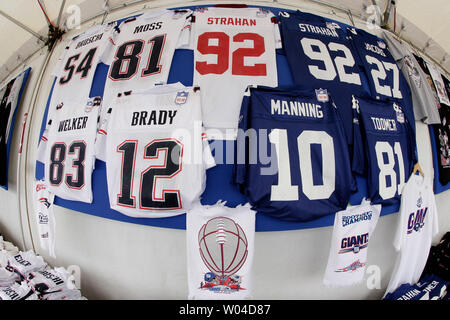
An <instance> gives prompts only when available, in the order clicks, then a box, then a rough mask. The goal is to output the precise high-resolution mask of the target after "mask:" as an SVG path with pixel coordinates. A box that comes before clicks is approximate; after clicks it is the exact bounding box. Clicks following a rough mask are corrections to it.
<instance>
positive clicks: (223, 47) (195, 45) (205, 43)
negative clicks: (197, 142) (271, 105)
mask: <svg viewBox="0 0 450 320" xmlns="http://www.w3.org/2000/svg"><path fill="white" fill-rule="evenodd" d="M194 15H195V22H194V23H193V24H192V34H191V39H192V41H191V48H192V49H193V50H194V82H193V83H194V85H199V86H200V87H201V88H202V107H203V116H204V125H205V128H206V129H214V130H218V131H217V136H216V135H215V131H214V130H208V135H209V136H210V138H211V139H215V138H221V133H223V132H224V131H225V129H236V128H237V127H238V118H239V111H240V108H241V102H242V97H243V95H244V91H245V89H246V88H247V86H248V85H264V86H271V87H276V86H277V85H278V78H277V65H276V57H275V49H276V48H280V47H281V37H280V32H279V28H278V24H277V23H274V21H275V20H274V19H275V17H274V15H273V14H272V13H271V12H269V11H264V10H262V9H259V8H214V7H208V8H200V9H198V10H196V11H195V12H194ZM244 23H245V24H246V23H248V24H249V25H243V24H244ZM239 24H240V25H239Z"/></svg>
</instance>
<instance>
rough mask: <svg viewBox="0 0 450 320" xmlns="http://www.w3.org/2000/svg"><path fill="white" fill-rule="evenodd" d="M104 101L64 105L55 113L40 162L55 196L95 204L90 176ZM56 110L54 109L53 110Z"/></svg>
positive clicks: (41, 148)
mask: <svg viewBox="0 0 450 320" xmlns="http://www.w3.org/2000/svg"><path fill="white" fill-rule="evenodd" d="M100 102H101V99H100V98H99V97H97V98H92V99H89V100H88V102H87V103H85V104H83V103H78V102H74V101H65V102H63V103H60V104H58V105H57V106H54V110H55V111H54V113H53V115H52V118H51V119H50V120H49V124H48V125H47V128H46V130H45V131H44V134H43V136H42V138H41V142H40V144H39V150H38V160H39V161H40V162H43V163H44V164H45V182H46V184H47V185H48V189H49V191H50V192H52V193H53V194H55V195H56V196H58V197H60V198H63V199H66V200H74V201H81V202H88V203H91V202H92V187H91V174H92V170H93V169H94V161H95V158H94V157H95V153H94V150H95V149H94V143H95V137H96V134H97V121H98V115H99V112H100V104H101V103H100ZM51 107H53V106H51Z"/></svg>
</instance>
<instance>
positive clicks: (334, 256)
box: [323, 199, 381, 287]
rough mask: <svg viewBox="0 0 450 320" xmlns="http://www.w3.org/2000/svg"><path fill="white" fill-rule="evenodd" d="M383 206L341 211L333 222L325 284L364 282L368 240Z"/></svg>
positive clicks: (368, 206)
mask: <svg viewBox="0 0 450 320" xmlns="http://www.w3.org/2000/svg"><path fill="white" fill-rule="evenodd" d="M380 211H381V205H375V206H372V205H370V202H369V201H366V200H365V199H363V201H362V203H361V205H359V206H354V207H349V208H347V210H343V211H339V212H337V213H336V216H335V218H334V228H333V235H332V240H331V249H330V255H329V257H328V265H327V269H326V271H325V276H324V278H323V283H324V284H325V285H328V286H334V287H342V286H349V285H353V284H356V283H358V282H360V281H362V280H363V278H364V272H365V270H366V264H367V250H368V245H369V239H370V237H371V235H372V232H373V231H374V229H375V226H376V224H377V221H378V217H379V216H380Z"/></svg>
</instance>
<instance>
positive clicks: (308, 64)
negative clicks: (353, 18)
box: [280, 11, 366, 144]
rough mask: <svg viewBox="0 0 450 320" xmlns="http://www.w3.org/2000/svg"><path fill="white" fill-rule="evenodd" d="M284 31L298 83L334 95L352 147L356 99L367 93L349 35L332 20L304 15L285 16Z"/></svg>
mask: <svg viewBox="0 0 450 320" xmlns="http://www.w3.org/2000/svg"><path fill="white" fill-rule="evenodd" d="M280 29H281V36H282V39H283V49H284V52H285V55H286V58H287V61H288V64H289V67H290V69H291V73H292V77H293V79H294V83H295V84H296V85H299V86H302V87H305V88H308V89H315V88H325V89H327V90H328V91H329V92H330V94H331V95H332V96H333V100H334V102H335V103H336V104H337V106H338V107H339V108H338V110H339V113H340V115H341V118H342V120H343V121H344V129H345V130H346V135H347V137H348V142H349V144H350V143H351V137H352V130H351V128H352V125H351V123H352V109H351V100H352V95H353V94H358V95H363V94H365V92H366V91H365V89H364V87H363V80H362V75H363V73H362V71H361V70H360V68H359V66H358V64H357V60H356V58H355V57H354V54H353V52H352V50H351V44H350V42H349V40H348V39H347V35H346V32H345V31H344V30H343V29H342V28H341V27H340V25H339V24H337V23H335V22H333V21H331V20H328V19H326V18H323V17H320V16H316V15H314V14H310V13H305V12H301V11H296V12H293V13H287V12H281V13H280Z"/></svg>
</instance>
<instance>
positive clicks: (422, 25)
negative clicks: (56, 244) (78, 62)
mask: <svg viewBox="0 0 450 320" xmlns="http://www.w3.org/2000/svg"><path fill="white" fill-rule="evenodd" d="M217 2H224V1H177V0H164V1H162V0H89V1H87V0H14V1H2V2H1V4H0V28H1V30H2V32H1V34H0V42H1V43H3V44H7V45H4V46H3V47H2V52H1V54H0V81H3V80H5V78H7V77H8V76H9V75H10V74H11V73H13V72H14V69H15V68H16V67H17V66H20V65H21V64H23V63H26V59H27V58H28V57H29V56H31V55H32V54H33V53H35V52H37V50H39V49H40V48H42V47H43V46H45V40H46V38H47V33H48V21H47V17H48V20H49V21H50V23H52V24H53V25H57V23H58V19H59V25H60V26H61V27H63V28H65V29H67V25H66V21H67V18H69V21H71V20H70V19H73V17H74V15H73V13H74V12H75V11H76V10H78V9H79V13H80V20H81V22H84V21H89V20H90V19H92V18H93V17H102V16H103V17H107V14H109V15H111V14H112V12H114V11H116V9H119V8H123V7H129V8H131V7H136V10H139V9H142V8H143V6H146V7H150V8H151V7H161V6H184V5H200V4H204V3H217ZM225 2H231V3H236V2H240V1H239V0H235V1H225ZM245 2H246V3H248V1H245ZM388 2H389V1H388V0H334V1H331V0H323V1H322V0H262V1H252V2H251V4H260V5H267V6H288V7H289V6H292V7H299V8H306V7H308V6H312V5H314V6H321V7H323V8H329V7H328V6H326V5H328V4H330V5H331V6H332V7H333V8H332V9H331V10H336V11H341V12H347V14H348V12H351V14H352V15H354V16H356V17H359V18H363V19H364V18H366V19H367V17H369V16H370V14H371V11H370V10H372V9H373V8H374V7H371V6H373V5H374V4H377V5H378V8H379V9H380V12H384V11H385V10H386V8H387V7H388ZM425 3H426V4H425ZM62 5H64V6H63V7H62ZM71 9H72V10H73V9H75V11H70V10H71ZM43 11H45V13H46V15H47V17H46V15H44V13H43ZM117 11H118V10H117ZM390 13H391V14H390V19H389V21H388V22H389V26H390V28H391V29H392V30H394V28H395V30H394V31H395V32H396V33H397V34H400V36H401V37H402V38H404V39H405V40H407V41H408V42H410V43H412V44H413V45H414V46H416V47H417V48H419V50H422V51H423V52H425V54H427V55H428V57H429V58H431V59H432V60H433V61H434V62H436V63H438V64H440V65H441V66H442V68H443V69H444V70H446V71H448V72H450V55H447V53H450V37H449V36H448V34H447V32H448V30H450V20H449V19H448V17H449V16H450V1H449V0H428V1H426V2H425V1H423V0H396V7H395V8H392V10H390ZM12 20H15V21H16V23H14V22H13V21H12ZM17 24H22V26H23V27H20V26H18V25H17ZM25 29H28V31H26V30H25Z"/></svg>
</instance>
